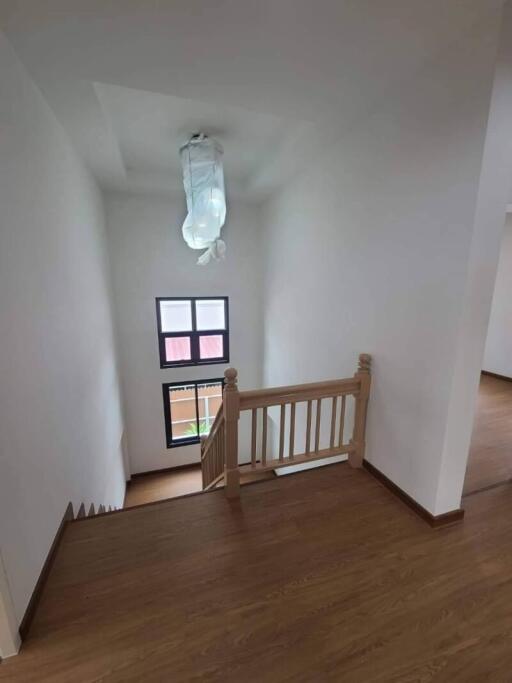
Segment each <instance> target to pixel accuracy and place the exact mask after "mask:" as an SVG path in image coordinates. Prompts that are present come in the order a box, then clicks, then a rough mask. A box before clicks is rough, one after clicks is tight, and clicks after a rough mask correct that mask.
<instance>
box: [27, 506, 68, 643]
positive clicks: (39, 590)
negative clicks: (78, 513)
mask: <svg viewBox="0 0 512 683" xmlns="http://www.w3.org/2000/svg"><path fill="white" fill-rule="evenodd" d="M73 517H74V515H73V505H72V504H71V503H68V506H67V508H66V511H65V512H64V516H63V518H62V520H61V522H60V524H59V528H58V529H57V533H56V534H55V538H54V539H53V543H52V545H51V547H50V550H49V551H48V555H47V556H46V560H45V561H44V564H43V568H42V569H41V573H40V574H39V578H38V579H37V582H36V585H35V588H34V590H33V591H32V595H31V596H30V600H29V602H28V605H27V609H26V610H25V614H24V615H23V619H22V620H21V624H20V628H19V632H20V636H21V639H22V640H25V639H26V637H27V635H28V632H29V630H30V625H31V624H32V621H33V619H34V615H35V613H36V609H37V606H38V604H39V601H40V599H41V595H42V594H43V590H44V586H45V584H46V581H47V579H48V576H49V574H50V570H51V568H52V565H53V562H54V560H55V557H56V555H57V550H58V548H59V544H60V542H61V540H62V536H63V534H64V529H65V527H66V524H67V523H68V522H69V521H71V520H72V519H73Z"/></svg>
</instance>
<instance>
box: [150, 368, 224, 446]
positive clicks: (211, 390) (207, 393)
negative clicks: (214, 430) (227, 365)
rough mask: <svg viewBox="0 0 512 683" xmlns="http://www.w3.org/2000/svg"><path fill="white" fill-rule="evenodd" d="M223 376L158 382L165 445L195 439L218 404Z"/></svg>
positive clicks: (210, 421)
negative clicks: (160, 392)
mask: <svg viewBox="0 0 512 683" xmlns="http://www.w3.org/2000/svg"><path fill="white" fill-rule="evenodd" d="M223 386H224V379H207V380H193V381H191V382H171V383H167V384H162V390H163V399H164V415H165V433H166V437H167V448H175V447H176V446H187V445H189V444H194V443H199V442H200V439H201V436H203V435H204V436H207V435H208V434H209V433H210V429H211V427H212V424H213V422H214V420H215V416H216V415H217V411H218V410H219V408H220V406H221V404H222V390H223Z"/></svg>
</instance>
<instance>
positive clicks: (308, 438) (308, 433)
mask: <svg viewBox="0 0 512 683" xmlns="http://www.w3.org/2000/svg"><path fill="white" fill-rule="evenodd" d="M310 449H311V401H308V412H307V417H306V450H305V453H306V455H309V454H310V453H311V450H310Z"/></svg>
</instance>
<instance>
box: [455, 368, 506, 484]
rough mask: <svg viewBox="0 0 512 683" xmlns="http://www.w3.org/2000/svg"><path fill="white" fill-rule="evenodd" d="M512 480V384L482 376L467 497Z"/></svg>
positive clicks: (470, 458)
mask: <svg viewBox="0 0 512 683" xmlns="http://www.w3.org/2000/svg"><path fill="white" fill-rule="evenodd" d="M511 480H512V382H508V381H506V380H502V379H497V378H496V377H491V376H489V375H482V378H481V381H480V391H479V394H478V406H477V411H476V415H475V423H474V426H473V435H472V438H471V448H470V451H469V458H468V466H467V470H466V479H465V481H464V492H463V495H468V494H470V493H473V492H475V491H480V490H482V489H485V488H487V487H490V486H496V485H498V484H501V483H503V482H508V481H511Z"/></svg>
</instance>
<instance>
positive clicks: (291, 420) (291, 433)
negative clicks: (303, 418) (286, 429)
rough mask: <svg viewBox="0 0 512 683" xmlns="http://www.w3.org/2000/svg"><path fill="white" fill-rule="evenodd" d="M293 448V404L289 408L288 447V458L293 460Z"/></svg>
mask: <svg viewBox="0 0 512 683" xmlns="http://www.w3.org/2000/svg"><path fill="white" fill-rule="evenodd" d="M294 446H295V403H292V404H291V406H290V447H289V450H288V457H289V458H290V460H293V449H294Z"/></svg>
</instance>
